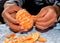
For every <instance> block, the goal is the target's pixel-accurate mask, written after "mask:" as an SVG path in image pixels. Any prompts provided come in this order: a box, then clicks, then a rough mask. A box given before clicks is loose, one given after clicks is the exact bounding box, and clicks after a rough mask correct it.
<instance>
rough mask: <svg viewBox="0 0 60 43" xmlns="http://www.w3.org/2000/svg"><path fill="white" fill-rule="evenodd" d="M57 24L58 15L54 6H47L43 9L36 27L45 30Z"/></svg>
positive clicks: (38, 16)
mask: <svg viewBox="0 0 60 43" xmlns="http://www.w3.org/2000/svg"><path fill="white" fill-rule="evenodd" d="M55 22H57V13H56V12H55V10H54V9H53V8H52V6H47V7H44V8H42V9H41V11H40V12H39V14H38V15H37V19H36V27H37V28H38V29H41V30H44V29H47V28H49V27H51V26H52V25H54V24H55Z"/></svg>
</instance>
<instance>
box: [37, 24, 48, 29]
mask: <svg viewBox="0 0 60 43" xmlns="http://www.w3.org/2000/svg"><path fill="white" fill-rule="evenodd" d="M36 27H37V28H38V29H41V30H45V29H47V28H48V27H44V26H40V25H37V24H36Z"/></svg>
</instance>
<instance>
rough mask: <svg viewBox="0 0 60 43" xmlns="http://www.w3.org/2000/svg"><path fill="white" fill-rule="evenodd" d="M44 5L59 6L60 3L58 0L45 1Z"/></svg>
mask: <svg viewBox="0 0 60 43" xmlns="http://www.w3.org/2000/svg"><path fill="white" fill-rule="evenodd" d="M46 3H47V4H51V5H57V6H60V1H59V0H46Z"/></svg>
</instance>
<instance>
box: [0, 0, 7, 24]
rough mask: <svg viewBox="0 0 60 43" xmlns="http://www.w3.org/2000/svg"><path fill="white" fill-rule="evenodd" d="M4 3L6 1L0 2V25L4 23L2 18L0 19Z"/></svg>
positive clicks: (0, 0)
mask: <svg viewBox="0 0 60 43" xmlns="http://www.w3.org/2000/svg"><path fill="white" fill-rule="evenodd" d="M5 1H7V0H0V24H1V22H2V23H4V21H3V19H2V17H1V13H2V11H3V9H4V8H3V6H4V3H5Z"/></svg>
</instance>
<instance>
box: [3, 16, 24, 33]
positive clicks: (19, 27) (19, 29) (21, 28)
mask: <svg viewBox="0 0 60 43" xmlns="http://www.w3.org/2000/svg"><path fill="white" fill-rule="evenodd" d="M3 17H4V16H3ZM4 20H5V22H6V23H7V24H8V25H9V26H10V28H11V30H13V31H14V32H18V31H21V30H23V29H24V28H23V27H22V26H19V25H14V24H12V23H10V22H9V21H8V20H7V19H6V18H5V17H4Z"/></svg>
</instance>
